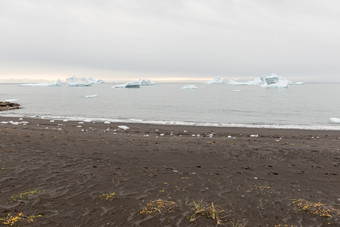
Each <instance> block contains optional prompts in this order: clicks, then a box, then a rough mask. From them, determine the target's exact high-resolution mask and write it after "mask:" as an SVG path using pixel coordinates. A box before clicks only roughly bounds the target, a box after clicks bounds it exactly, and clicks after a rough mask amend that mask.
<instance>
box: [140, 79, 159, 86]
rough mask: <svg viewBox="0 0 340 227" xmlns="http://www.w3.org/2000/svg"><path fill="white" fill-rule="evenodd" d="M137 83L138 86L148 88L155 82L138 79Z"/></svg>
mask: <svg viewBox="0 0 340 227" xmlns="http://www.w3.org/2000/svg"><path fill="white" fill-rule="evenodd" d="M137 82H138V83H139V85H140V86H150V85H155V84H156V83H155V82H153V81H151V80H148V79H139V80H138V81H137Z"/></svg>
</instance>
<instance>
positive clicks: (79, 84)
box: [66, 76, 104, 87]
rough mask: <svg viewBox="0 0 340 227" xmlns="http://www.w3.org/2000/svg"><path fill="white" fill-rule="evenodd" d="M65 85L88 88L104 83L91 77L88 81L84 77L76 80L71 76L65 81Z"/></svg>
mask: <svg viewBox="0 0 340 227" xmlns="http://www.w3.org/2000/svg"><path fill="white" fill-rule="evenodd" d="M66 83H67V85H68V86H71V87H88V86H91V85H92V84H102V83H104V81H103V80H95V79H93V78H92V77H89V78H88V79H86V78H84V77H81V78H78V77H75V76H72V77H70V78H67V79H66Z"/></svg>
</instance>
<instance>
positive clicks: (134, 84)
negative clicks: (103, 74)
mask: <svg viewBox="0 0 340 227" xmlns="http://www.w3.org/2000/svg"><path fill="white" fill-rule="evenodd" d="M112 88H140V84H139V82H138V81H133V82H129V83H126V84H120V85H115V86H112Z"/></svg>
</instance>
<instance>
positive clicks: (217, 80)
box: [204, 76, 223, 84]
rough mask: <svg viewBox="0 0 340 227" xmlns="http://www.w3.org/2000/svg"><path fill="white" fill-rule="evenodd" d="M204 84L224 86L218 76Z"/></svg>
mask: <svg viewBox="0 0 340 227" xmlns="http://www.w3.org/2000/svg"><path fill="white" fill-rule="evenodd" d="M204 83H205V84H223V79H222V78H221V77H220V76H217V77H215V78H214V79H213V80H210V81H207V82H204Z"/></svg>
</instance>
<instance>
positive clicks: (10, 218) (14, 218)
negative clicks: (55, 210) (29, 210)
mask: <svg viewBox="0 0 340 227" xmlns="http://www.w3.org/2000/svg"><path fill="white" fill-rule="evenodd" d="M37 217H42V215H40V214H39V215H31V216H25V215H23V213H18V214H16V215H11V214H8V215H7V217H5V218H0V221H1V222H2V224H3V225H8V226H13V225H14V224H15V223H17V222H20V221H26V222H27V223H33V222H34V219H35V218H37Z"/></svg>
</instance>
